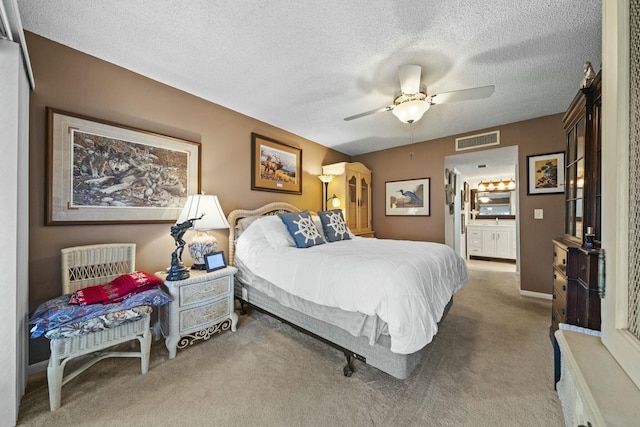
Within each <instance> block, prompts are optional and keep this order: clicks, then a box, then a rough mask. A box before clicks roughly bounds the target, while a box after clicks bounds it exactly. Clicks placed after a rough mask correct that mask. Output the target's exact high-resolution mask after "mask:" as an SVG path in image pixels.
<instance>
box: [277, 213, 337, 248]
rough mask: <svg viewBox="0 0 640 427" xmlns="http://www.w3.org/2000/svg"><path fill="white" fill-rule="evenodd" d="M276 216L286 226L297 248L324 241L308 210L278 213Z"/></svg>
mask: <svg viewBox="0 0 640 427" xmlns="http://www.w3.org/2000/svg"><path fill="white" fill-rule="evenodd" d="M278 217H279V218H280V219H281V220H282V222H284V225H286V226H287V230H288V231H289V234H290V235H291V237H293V241H294V242H295V243H296V247H298V248H310V247H311V246H315V245H321V244H323V243H325V241H324V239H323V238H322V235H321V234H320V232H319V231H318V229H317V228H316V226H315V224H314V223H313V219H311V214H309V211H302V212H291V213H286V214H278Z"/></svg>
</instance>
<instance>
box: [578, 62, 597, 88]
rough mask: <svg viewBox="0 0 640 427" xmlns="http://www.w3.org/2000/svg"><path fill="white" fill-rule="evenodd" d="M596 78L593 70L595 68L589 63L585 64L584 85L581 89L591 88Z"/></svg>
mask: <svg viewBox="0 0 640 427" xmlns="http://www.w3.org/2000/svg"><path fill="white" fill-rule="evenodd" d="M595 78H596V72H595V71H594V69H593V66H591V62H589V61H587V62H585V63H584V78H583V79H582V85H581V87H583V88H585V87H589V86H591V83H593V79H595Z"/></svg>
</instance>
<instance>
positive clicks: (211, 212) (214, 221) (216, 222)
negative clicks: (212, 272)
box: [176, 194, 229, 270]
mask: <svg viewBox="0 0 640 427" xmlns="http://www.w3.org/2000/svg"><path fill="white" fill-rule="evenodd" d="M190 218H198V219H197V220H196V221H193V227H191V230H196V231H197V234H196V235H195V236H193V238H191V240H189V243H187V247H188V248H189V254H190V255H191V258H192V259H193V262H194V264H193V266H192V267H191V268H192V269H194V270H206V268H207V267H206V263H205V256H207V255H209V254H211V253H213V252H215V251H216V249H217V247H218V241H217V240H216V238H215V237H213V236H212V235H210V234H209V233H207V230H218V229H223V228H229V223H228V222H227V219H226V218H225V215H224V212H223V211H222V208H221V207H220V202H219V201H218V196H213V195H209V194H194V195H191V196H189V197H187V203H185V205H184V208H182V212H181V213H180V216H179V217H178V220H177V221H176V224H180V223H182V222H183V221H186V220H188V219H190Z"/></svg>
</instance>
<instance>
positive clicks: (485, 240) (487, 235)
mask: <svg viewBox="0 0 640 427" xmlns="http://www.w3.org/2000/svg"><path fill="white" fill-rule="evenodd" d="M482 256H488V257H496V256H498V255H497V250H496V232H495V231H493V230H483V231H482Z"/></svg>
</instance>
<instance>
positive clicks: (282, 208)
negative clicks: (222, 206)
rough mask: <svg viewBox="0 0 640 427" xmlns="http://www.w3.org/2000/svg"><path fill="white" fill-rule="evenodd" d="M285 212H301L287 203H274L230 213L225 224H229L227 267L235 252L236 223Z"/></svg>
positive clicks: (231, 262) (231, 263)
mask: <svg viewBox="0 0 640 427" xmlns="http://www.w3.org/2000/svg"><path fill="white" fill-rule="evenodd" d="M287 212H301V209H298V208H297V207H295V206H293V205H290V204H289V203H284V202H274V203H269V204H267V205H264V206H262V207H260V208H258V209H254V210H247V209H236V210H235V211H232V212H231V213H230V214H229V215H228V216H227V222H228V223H229V226H230V229H229V262H228V264H229V265H233V257H234V255H235V252H236V239H237V238H238V235H237V234H238V233H237V229H236V227H237V225H238V221H240V220H241V219H242V218H247V217H251V216H267V215H277V214H279V213H287Z"/></svg>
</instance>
